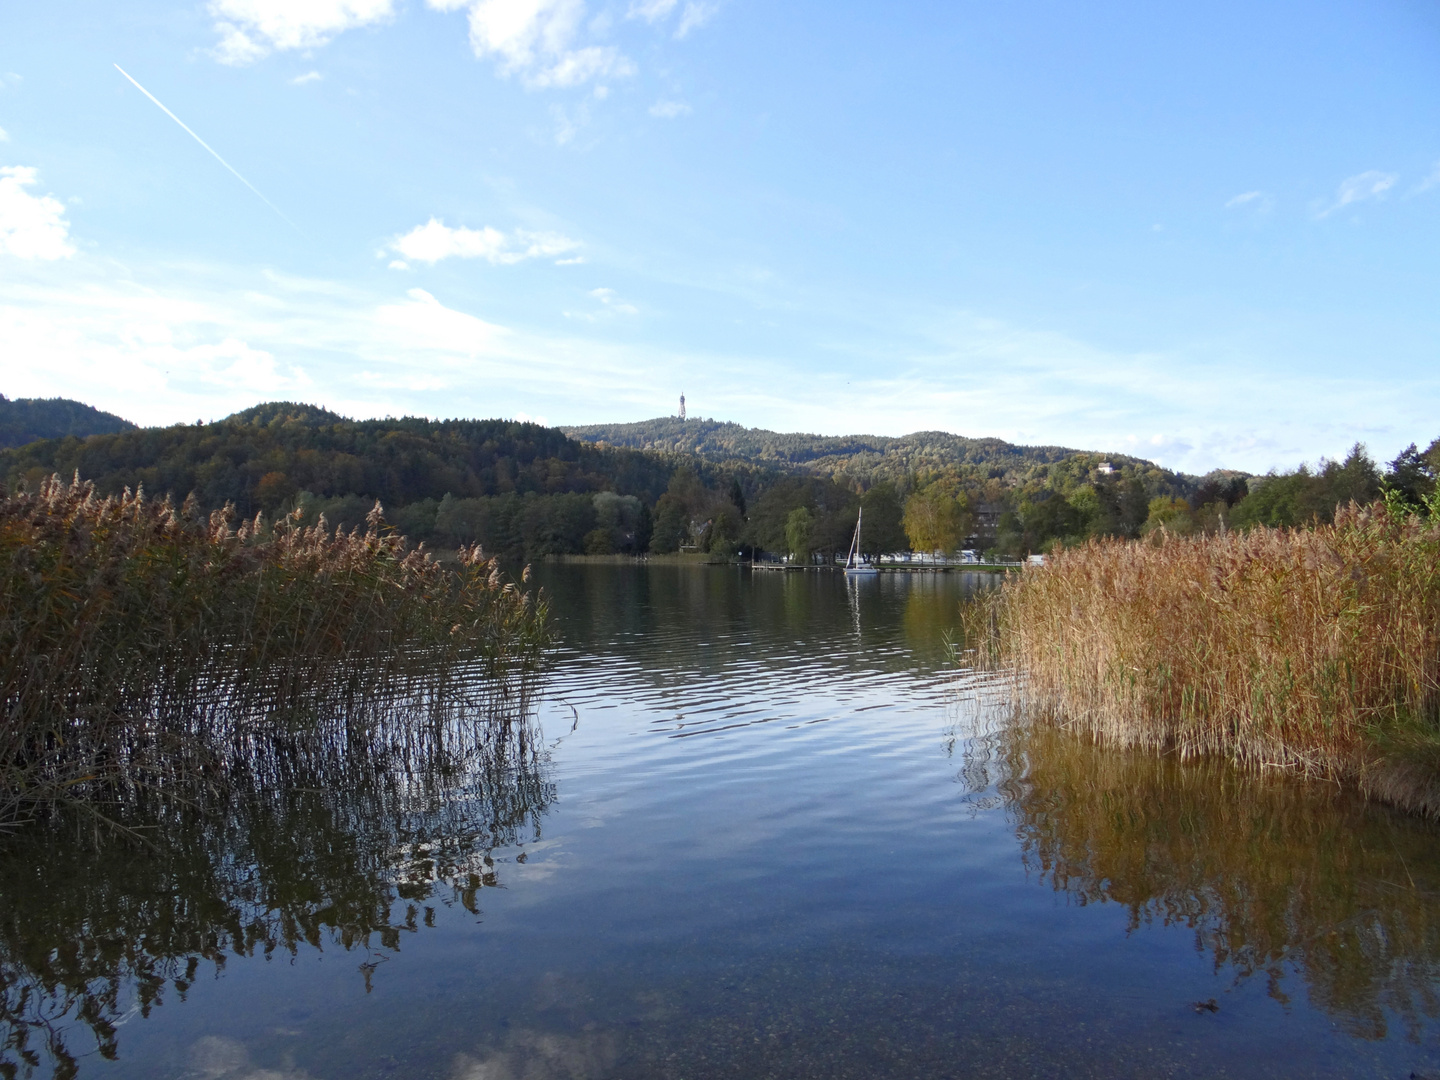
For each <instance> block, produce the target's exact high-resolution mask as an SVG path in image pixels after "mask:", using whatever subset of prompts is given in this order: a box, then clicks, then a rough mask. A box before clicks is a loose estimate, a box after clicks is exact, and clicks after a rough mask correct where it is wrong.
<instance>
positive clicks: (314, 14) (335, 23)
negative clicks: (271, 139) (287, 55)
mask: <svg viewBox="0 0 1440 1080" xmlns="http://www.w3.org/2000/svg"><path fill="white" fill-rule="evenodd" d="M394 13H395V9H394V4H393V2H392V0H210V14H211V15H212V16H213V17H214V18H215V29H216V31H217V32H218V33H219V34H220V43H219V45H217V46H216V48H215V55H216V58H217V59H219V60H220V61H221V62H222V63H225V64H249V63H252V62H254V61H255V60H258V59H260V58H261V57H262V56H265V55H266V54H268V53H270V52H272V51H275V50H279V51H282V52H283V51H286V50H291V49H314V48H318V47H319V46H321V45H324V44H325V43H326V42H328V41H329V40H330V39H331V38H333V37H334V36H335V35H336V34H339V33H343V32H344V31H346V30H353V29H355V28H357V27H361V26H368V25H371V24H373V23H377V22H382V21H384V20H386V19H389V18H390V17H391V16H392V15H394Z"/></svg>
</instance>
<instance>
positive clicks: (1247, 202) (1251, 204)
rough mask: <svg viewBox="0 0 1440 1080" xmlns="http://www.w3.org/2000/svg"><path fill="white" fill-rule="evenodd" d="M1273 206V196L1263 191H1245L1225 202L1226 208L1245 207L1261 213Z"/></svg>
mask: <svg viewBox="0 0 1440 1080" xmlns="http://www.w3.org/2000/svg"><path fill="white" fill-rule="evenodd" d="M1274 206H1275V199H1274V197H1273V196H1271V195H1268V194H1267V193H1265V192H1263V191H1246V192H1244V193H1242V194H1240V195H1236V196H1235V197H1234V198H1233V199H1230V200H1229V201H1228V202H1226V203H1225V209H1226V210H1235V209H1237V208H1240V207H1247V208H1249V209H1251V210H1254V211H1256V212H1258V213H1261V214H1264V213H1267V212H1268V211H1270V210H1271V209H1272V208H1273V207H1274Z"/></svg>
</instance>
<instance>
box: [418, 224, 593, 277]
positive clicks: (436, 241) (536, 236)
mask: <svg viewBox="0 0 1440 1080" xmlns="http://www.w3.org/2000/svg"><path fill="white" fill-rule="evenodd" d="M579 246H580V243H579V241H577V240H571V239H570V238H569V237H567V236H561V235H560V234H559V233H551V232H529V231H527V230H525V229H516V230H515V231H514V232H513V233H508V234H507V233H504V232H501V231H500V230H499V229H495V228H491V227H490V226H489V225H487V226H485V227H484V228H483V229H467V228H465V227H464V226H461V227H459V228H455V229H452V228H450V226H448V225H446V224H445V223H444V222H442V221H439V220H437V219H436V218H431V219H430V220H429V221H427V222H426V223H425V224H424V225H417V226H415V228H413V229H411V230H410V231H409V232H408V233H406V234H405V235H404V236H397V237H396V238H395V239H394V241H392V242H391V244H390V250H391V251H394V252H395V253H396V254H398V255H402V256H404V257H405V258H406V259H410V260H412V261H414V262H423V263H430V264H431V265H432V266H433V265H434V264H435V263H437V262H439V261H440V260H441V259H449V258H458V259H485V260H486V261H487V262H490V263H492V264H495V265H505V266H508V265H511V264H513V263H518V262H522V261H524V260H525V259H538V258H545V257H547V256H553V255H563V254H565V253H566V252H568V251H574V250H575V249H576V248H578V247H579ZM391 265H392V266H393V265H394V264H393V263H392V264H391Z"/></svg>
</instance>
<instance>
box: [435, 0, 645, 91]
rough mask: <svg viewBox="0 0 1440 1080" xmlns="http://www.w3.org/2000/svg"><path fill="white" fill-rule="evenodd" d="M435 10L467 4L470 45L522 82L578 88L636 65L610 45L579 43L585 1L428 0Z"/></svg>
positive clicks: (631, 70)
mask: <svg viewBox="0 0 1440 1080" xmlns="http://www.w3.org/2000/svg"><path fill="white" fill-rule="evenodd" d="M427 2H428V3H429V5H430V6H431V7H432V8H435V9H436V10H439V11H455V10H458V9H461V8H466V9H468V10H469V13H470V47H471V49H473V50H474V52H475V55H476V56H477V57H479V58H481V59H486V58H494V59H496V60H498V61H499V64H500V72H501V74H503V75H506V76H509V75H519V76H520V78H521V79H522V80H523V81H524V83H525V85H526V86H529V87H534V88H541V87H569V86H578V85H580V84H581V83H584V82H588V81H589V80H591V79H595V78H600V77H609V78H621V77H624V76H627V75H632V74H634V72H635V65H634V64H632V63H631V62H630V61H629V60H628V59H627V58H626V57H625V56H624V55H622V54H621V53H620V51H619V50H618V49H616V48H614V47H613V46H610V45H583V46H582V45H577V43H576V37H577V36H578V34H579V31H580V28H581V26H582V24H583V22H584V16H585V4H584V0H427Z"/></svg>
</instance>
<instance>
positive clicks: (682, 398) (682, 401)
mask: <svg viewBox="0 0 1440 1080" xmlns="http://www.w3.org/2000/svg"><path fill="white" fill-rule="evenodd" d="M680 419H681V420H684V419H685V395H684V394H681V395H680Z"/></svg>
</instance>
